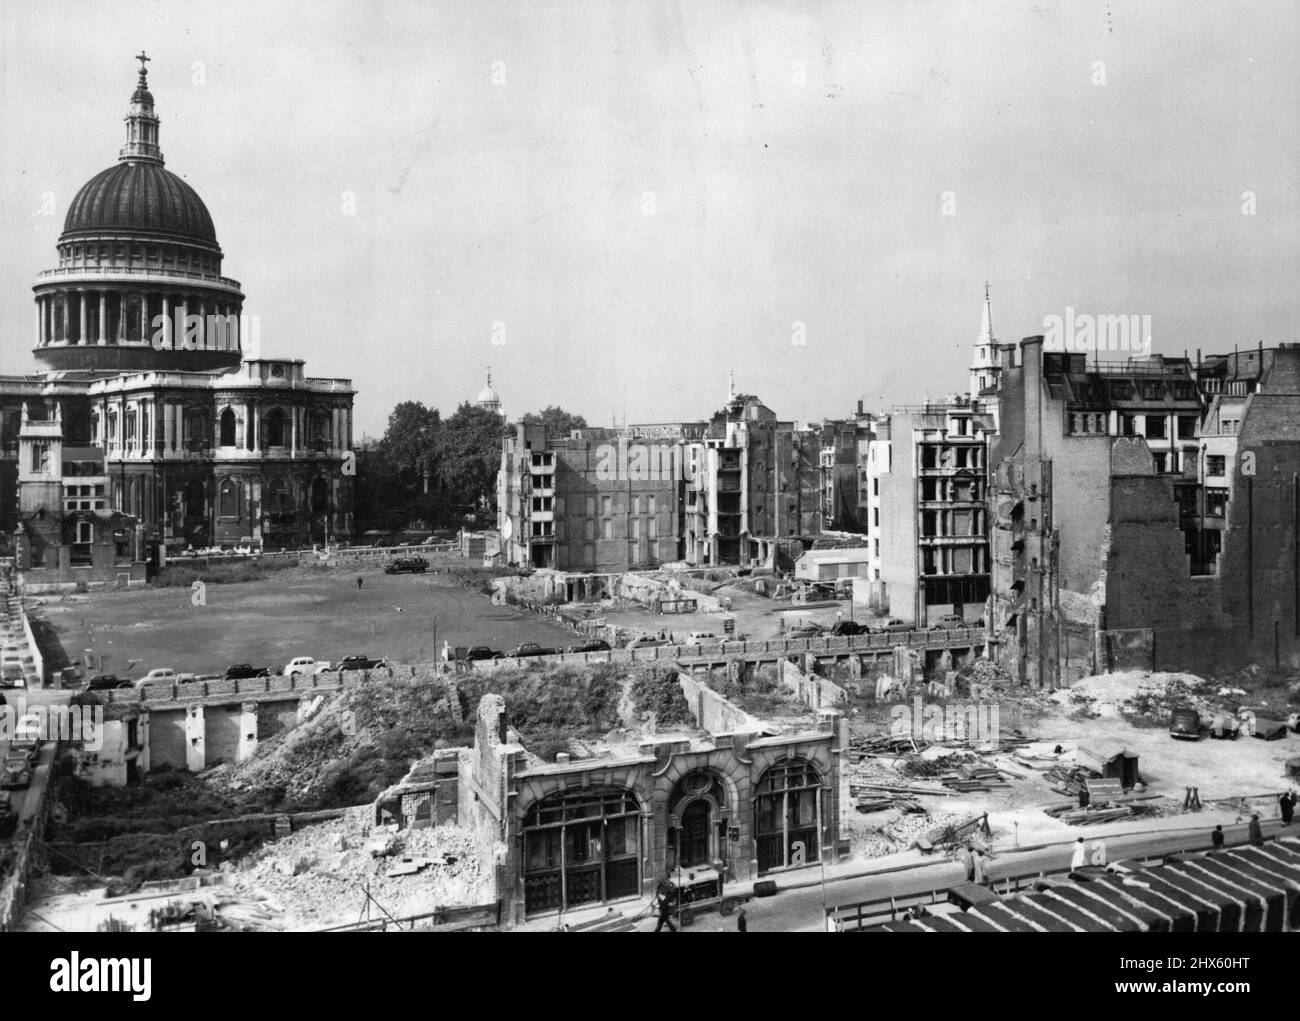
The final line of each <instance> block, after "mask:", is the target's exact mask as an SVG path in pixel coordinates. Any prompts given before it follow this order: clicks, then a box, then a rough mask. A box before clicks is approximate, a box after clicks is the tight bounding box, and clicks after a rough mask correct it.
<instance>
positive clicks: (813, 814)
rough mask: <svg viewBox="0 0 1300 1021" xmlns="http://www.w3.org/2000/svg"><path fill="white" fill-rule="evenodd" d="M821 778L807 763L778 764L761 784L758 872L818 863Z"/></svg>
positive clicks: (757, 806)
mask: <svg viewBox="0 0 1300 1021" xmlns="http://www.w3.org/2000/svg"><path fill="white" fill-rule="evenodd" d="M820 809H821V778H820V777H819V776H818V774H817V770H816V768H815V767H813V765H812V764H811V763H808V762H806V761H804V760H803V759H790V760H787V761H785V762H778V763H776V764H775V765H773V766H772V767H771V768H769V769H768V770H767V771H766V772H765V773H764V774H763V778H762V780H760V781H759V784H758V790H757V793H756V796H755V801H754V832H755V836H756V837H757V841H758V871H759V873H760V874H761V873H764V872H768V871H771V870H772V869H780V868H787V867H789V866H797V865H804V864H810V863H812V862H815V861H817V860H818V854H819V847H820V839H819V834H820V832H821V811H820Z"/></svg>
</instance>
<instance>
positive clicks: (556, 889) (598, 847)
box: [524, 790, 641, 914]
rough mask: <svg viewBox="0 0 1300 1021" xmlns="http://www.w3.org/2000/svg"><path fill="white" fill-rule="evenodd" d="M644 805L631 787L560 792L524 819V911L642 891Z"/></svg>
mask: <svg viewBox="0 0 1300 1021" xmlns="http://www.w3.org/2000/svg"><path fill="white" fill-rule="evenodd" d="M640 832H641V809H640V806H639V805H638V804H637V800H636V797H635V795H633V794H632V792H631V791H627V790H604V791H599V790H598V791H580V792H574V793H571V794H555V795H552V796H551V797H549V798H546V799H544V800H543V801H540V802H538V803H537V804H536V805H534V806H533V807H532V808H531V809H530V810H529V812H528V815H527V816H526V818H525V821H524V910H525V911H526V912H527V913H529V914H533V913H536V912H539V911H556V910H567V909H569V908H572V907H576V906H578V905H581V904H591V903H597V902H600V901H606V900H617V899H620V898H623V897H634V896H636V895H637V894H639V893H640V892H641V880H640V844H641V841H640Z"/></svg>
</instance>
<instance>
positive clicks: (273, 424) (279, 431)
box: [266, 408, 284, 447]
mask: <svg viewBox="0 0 1300 1021" xmlns="http://www.w3.org/2000/svg"><path fill="white" fill-rule="evenodd" d="M266 445H267V446H268V447H283V446H284V412H283V411H281V410H280V409H279V408H272V409H271V413H270V414H269V415H267V416H266Z"/></svg>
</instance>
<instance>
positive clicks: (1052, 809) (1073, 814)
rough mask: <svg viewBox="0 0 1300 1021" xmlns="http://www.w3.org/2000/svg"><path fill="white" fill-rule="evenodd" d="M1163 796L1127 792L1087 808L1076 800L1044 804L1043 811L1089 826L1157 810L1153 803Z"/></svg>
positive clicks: (1055, 816)
mask: <svg viewBox="0 0 1300 1021" xmlns="http://www.w3.org/2000/svg"><path fill="white" fill-rule="evenodd" d="M1160 797H1161V795H1159V794H1125V795H1124V796H1123V797H1119V798H1112V799H1111V800H1110V803H1109V804H1106V805H1089V806H1088V807H1087V808H1079V807H1078V805H1077V804H1076V803H1075V802H1062V803H1060V804H1053V805H1044V806H1043V811H1044V812H1046V813H1047V814H1048V815H1050V816H1052V817H1053V818H1054V819H1060V820H1061V822H1064V823H1068V824H1070V825H1071V826H1089V825H1092V824H1095V823H1099V822H1114V821H1115V820H1116V819H1127V818H1129V817H1130V816H1134V815H1143V814H1145V813H1147V812H1151V811H1155V809H1156V806H1155V805H1154V804H1151V802H1154V801H1156V800H1158V799H1159V798H1160Z"/></svg>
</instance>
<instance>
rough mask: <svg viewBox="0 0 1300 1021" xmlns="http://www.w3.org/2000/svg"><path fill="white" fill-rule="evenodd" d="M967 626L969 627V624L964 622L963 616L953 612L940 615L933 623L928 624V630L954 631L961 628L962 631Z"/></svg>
mask: <svg viewBox="0 0 1300 1021" xmlns="http://www.w3.org/2000/svg"><path fill="white" fill-rule="evenodd" d="M967 627H969V625H968V624H967V623H966V620H965V618H963V617H960V616H958V615H957V614H955V613H945V614H944V615H943V616H942V617H940V618H939V619H938V620H936V621H935V622H934V623H933V624H931V625H930V630H931V631H956V630H958V629H961V630H963V631H964V630H965V629H966V628H967Z"/></svg>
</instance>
